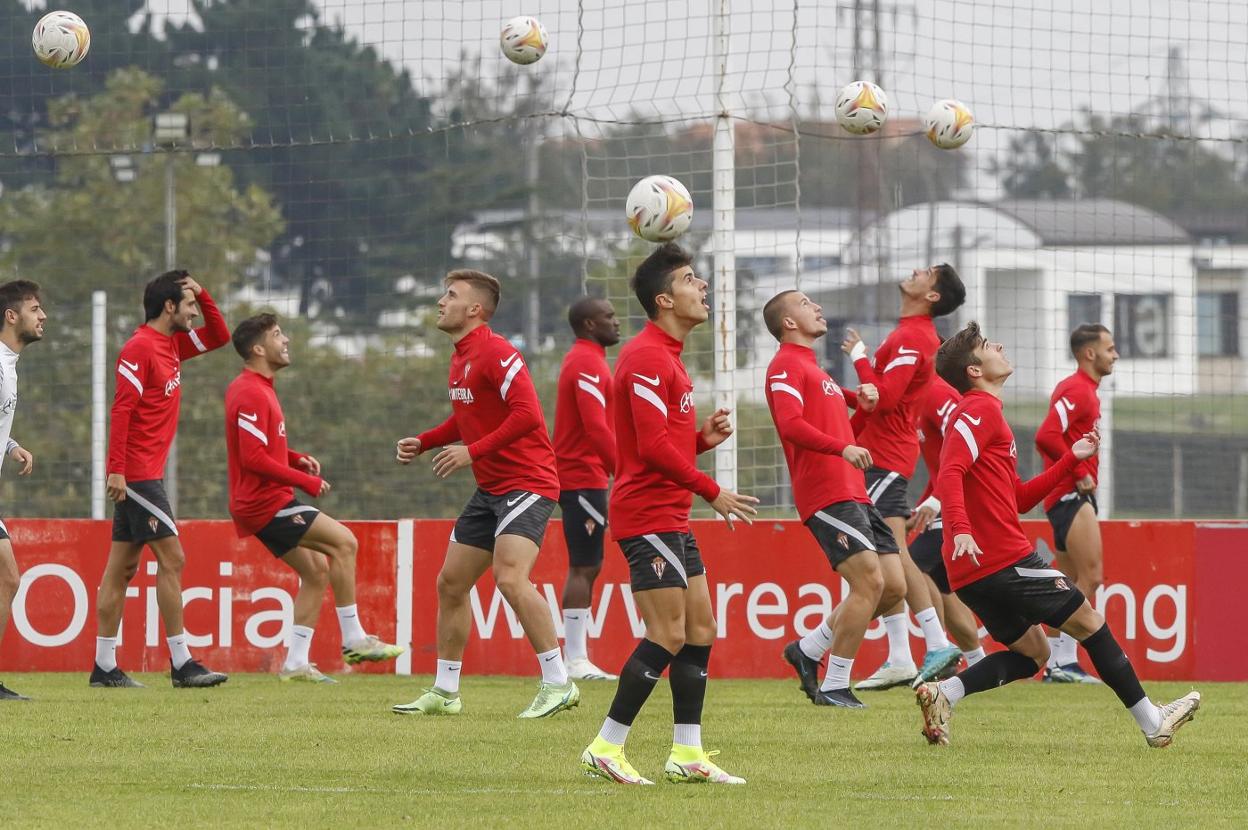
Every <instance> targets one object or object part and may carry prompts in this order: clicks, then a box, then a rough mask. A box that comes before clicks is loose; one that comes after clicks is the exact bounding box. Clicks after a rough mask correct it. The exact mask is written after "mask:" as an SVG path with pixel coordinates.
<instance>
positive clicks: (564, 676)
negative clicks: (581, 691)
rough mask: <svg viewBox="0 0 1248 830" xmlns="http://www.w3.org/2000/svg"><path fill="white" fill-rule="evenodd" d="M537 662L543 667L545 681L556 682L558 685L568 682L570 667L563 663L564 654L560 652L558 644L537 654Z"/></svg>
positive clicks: (543, 679)
mask: <svg viewBox="0 0 1248 830" xmlns="http://www.w3.org/2000/svg"><path fill="white" fill-rule="evenodd" d="M537 663H538V665H539V666H541V667H542V682H543V683H554V684H555V685H556V686H563V685H566V684H567V682H568V669H567V667H566V666H564V664H563V655H562V654H560V653H559V647H558V646H555V647H554V648H552V649H551V650H550V651H543V652H542V653H541V654H539V655H537Z"/></svg>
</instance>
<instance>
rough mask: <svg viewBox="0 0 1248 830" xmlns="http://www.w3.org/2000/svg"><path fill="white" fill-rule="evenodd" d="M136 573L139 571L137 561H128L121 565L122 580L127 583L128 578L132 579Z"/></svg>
mask: <svg viewBox="0 0 1248 830" xmlns="http://www.w3.org/2000/svg"><path fill="white" fill-rule="evenodd" d="M138 573H139V563H138V562H137V561H135V562H129V563H127V564H125V565H122V566H121V580H122V582H126V583H129V582H130V580H132V579H134V578H135V576H137V575H138Z"/></svg>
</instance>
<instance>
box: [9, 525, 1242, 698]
mask: <svg viewBox="0 0 1248 830" xmlns="http://www.w3.org/2000/svg"><path fill="white" fill-rule="evenodd" d="M8 524H9V528H10V531H11V532H12V534H13V544H14V549H15V552H16V554H17V559H18V564H19V566H20V567H21V569H22V571H23V578H22V589H21V592H20V593H19V595H18V598H17V600H16V601H15V604H14V609H13V619H12V622H11V624H10V626H9V631H8V633H7V635H6V636H5V638H4V641H3V643H2V644H0V669H4V670H7V671H82V672H86V671H89V670H90V667H91V660H92V655H93V653H94V637H95V619H94V616H95V589H96V586H97V584H98V581H99V576H100V573H101V572H102V571H103V567H104V561H105V558H106V556H107V551H108V545H109V541H108V535H109V526H110V525H109V523H108V522H93V521H59V520H58V521H39V520H24V521H23V520H19V519H14V520H11V521H10V522H9V523H8ZM349 526H350V527H351V528H352V530H353V531H354V532H355V533H356V535H357V536H358V537H359V539H360V553H359V567H358V575H359V597H358V604H359V607H360V613H361V617H362V619H363V621H364V625H365V627H366V629H367V630H369V631H370V632H376V633H378V634H379V635H381V636H382V637H383V638H384V639H390V638H392V637H393V638H395V639H396V640H397V641H398V642H410V643H411V644H412V649H411V652H410V653H409V654H408V655H405V656H404V657H403V658H401V659H400V660H399V661H398V662H397V664H396V665H395V667H394V668H393V669H391V668H390V667H389V666H385V667H371V669H370V670H373V671H398V672H399V673H408V672H416V673H430V672H432V670H433V667H434V660H435V657H436V655H435V646H434V643H435V624H436V617H437V589H436V580H437V573H438V569H439V568H440V567H441V564H442V559H443V557H444V555H445V552H446V544H447V539H448V537H449V535H450V529H451V522H449V521H440V520H403V521H399V522H357V523H349ZM1026 528H1027V531H1028V532H1029V533H1031V534H1033V535H1034V536H1035V537H1036V538H1037V540H1039V541H1038V544H1039V545H1040V547H1041V550H1044V549H1045V547H1046V546H1048V547H1051V544H1052V540H1051V537H1050V536H1049V528H1048V524H1047V523H1046V522H1028V523H1026ZM1102 528H1103V534H1104V541H1105V552H1106V554H1105V558H1106V562H1105V584H1104V586H1102V588H1101V590H1100V591H1099V592H1098V594H1097V597H1096V598H1095V601H1094V604H1096V605H1097V606H1098V607H1099V608H1100V609H1101V610H1102V611H1103V612H1104V613H1105V614H1106V616H1107V618H1108V619H1109V622H1110V624H1111V626H1112V627H1113V629H1114V631H1115V633H1116V634H1117V637H1118V639H1119V641H1120V642H1121V643H1122V644H1123V647H1124V648H1125V649H1126V651H1127V653H1128V654H1129V655H1130V657H1131V659H1132V661H1133V662H1134V663H1135V665H1136V667H1137V669H1138V670H1139V672H1140V674H1141V676H1142V677H1144V678H1146V679H1157V680H1170V679H1174V680H1179V679H1182V680H1248V654H1246V653H1245V652H1244V650H1243V649H1242V648H1240V647H1239V645H1238V642H1237V639H1236V638H1235V634H1234V632H1235V631H1236V627H1235V623H1234V621H1233V620H1232V618H1231V614H1232V612H1233V609H1235V607H1236V602H1235V597H1233V596H1232V595H1231V593H1232V592H1233V591H1235V590H1236V589H1237V586H1241V585H1244V584H1248V524H1244V523H1192V522H1125V521H1114V522H1106V523H1104V524H1103V525H1102ZM695 533H696V534H697V536H698V540H699V545H700V547H701V549H702V551H703V556H704V558H705V560H706V563H707V576H708V578H709V580H710V584H711V597H712V600H713V601H714V603H715V611H716V619H717V621H718V625H719V638H718V640H717V641H716V644H715V649H714V651H713V652H712V669H713V671H714V673H715V675H717V676H720V677H787V676H788V671H789V670H788V667H787V666H786V664H784V663H783V662H782V660H781V659H780V651H781V649H782V648H783V647H784V644H785V643H786V642H788V641H789V640H790V639H793V638H794V637H796V636H799V635H800V634H802V633H805V632H806V631H808V630H809V629H811V628H812V627H814V626H815V625H817V624H818V623H819V621H820V620H821V619H822V618H823V616H824V615H826V614H827V613H829V612H830V611H831V609H832V608H833V607H834V606H835V604H836V603H837V602H839V601H840V598H841V597H842V595H843V590H844V587H843V585H842V584H841V580H840V578H839V577H837V576H836V575H835V573H834V572H833V571H832V570H831V568H830V567H829V566H828V564H827V561H826V560H825V559H824V557H823V554H822V553H821V552H820V551H819V549H818V548H817V547H816V546H815V544H814V541H813V539H812V538H811V537H810V534H809V533H808V532H807V531H806V529H805V528H803V527H802V526H801V525H800V524H799V523H797V522H794V521H767V522H762V523H759V524H757V525H755V526H753V527H744V526H738V527H737V529H736V530H735V531H730V530H728V529H727V528H726V527H725V526H724V525H723V524H722V523H721V522H717V521H705V522H695ZM181 535H182V541H183V545H184V546H185V548H186V552H187V566H186V570H185V572H184V575H183V589H184V599H185V602H186V628H187V631H188V632H189V633H190V634H191V635H192V640H191V645H192V648H193V649H194V651H195V653H196V654H197V656H199V657H200V658H201V659H203V661H204V662H205V663H207V664H208V665H210V666H212V667H213V668H218V669H220V670H223V671H266V672H271V671H276V670H277V668H278V666H279V664H280V662H281V659H282V657H283V655H284V643H285V641H286V637H287V636H288V634H289V627H290V625H291V608H292V604H293V598H294V594H295V591H296V589H297V587H298V583H297V580H296V577H295V576H294V574H293V572H291V571H290V569H289V568H286V567H285V566H284V565H282V564H281V563H280V562H277V561H276V560H275V559H274V558H273V557H272V556H271V555H270V554H269V553H268V552H267V551H266V550H265V549H264V548H263V547H262V546H261V545H260V544H259V543H257V542H256V541H255V540H254V539H249V540H246V541H241V540H239V539H237V538H236V536H235V534H234V530H233V527H232V525H230V524H229V523H228V522H219V521H190V522H185V523H183V525H182V529H181ZM566 562H567V557H566V550H565V548H564V544H563V538H562V533H561V532H560V529H559V526H558V524H557V523H552V525H551V527H550V529H549V530H548V532H547V535H546V543H545V545H544V546H543V549H542V554H541V556H540V557H539V559H538V563H537V566H536V567H535V568H534V571H533V582H534V584H535V585H536V586H537V589H538V591H539V592H540V593H541V594H542V596H544V597H545V598H546V600H547V602H548V603H549V604H550V606H551V611H552V614H553V615H554V617H555V619H556V624H557V626H558V627H559V628H560V629H561V628H562V626H561V615H560V613H559V596H560V593H561V591H562V587H563V577H564V571H565V568H566ZM154 571H155V566H154V564H153V563H152V561H151V557H150V554H147V555H145V557H144V562H143V564H142V565H141V566H140V569H139V573H138V575H137V576H136V577H135V579H134V581H133V583H132V584H131V586H130V593H129V598H128V600H127V603H126V616H125V621H124V623H123V631H122V645H121V647H120V649H119V662H120V663H121V665H122V666H123V667H124V668H126V669H130V670H135V671H144V670H149V671H157V670H160V671H163V670H166V669H167V667H168V656H167V651H166V648H165V644H164V631H163V630H162V627H161V625H160V621H159V614H158V613H157V610H156V602H155V575H154ZM471 608H472V617H473V635H472V638H471V640H470V643H469V646H468V649H467V652H466V653H465V655H464V669H465V672H466V673H467V674H470V675H471V674H515V675H533V676H536V675H537V673H538V671H537V666H536V662H535V658H534V656H533V651H532V649H531V648H530V646H529V644H528V641H527V640H526V639H525V637H524V632H523V631H522V630H521V628H520V626H519V623H518V622H517V621H516V617H515V615H514V613H513V612H512V611H511V609H510V608H509V607H508V606H507V604H506V602H505V601H503V599H502V596H501V595H500V594H499V593H498V592H497V590H496V589H495V587H494V584H493V581H492V580H491V579H490V577H489V576H488V575H487V576H486V577H484V578H483V579H482V580H481V582H480V584H478V586H477V587H476V588H475V589H474V591H473V595H472V597H471ZM591 617H592V619H591V622H590V624H589V637H590V654H591V657H593V659H594V660H595V661H596V662H597V663H598V664H599V665H602V666H604V667H610V668H614V667H617V666H618V665H619V664H621V663H622V662H623V660H624V658H625V657H626V656H627V654H628V653H629V651H630V650H631V649H632V647H633V645H634V643H635V642H636V640H637V638H638V637H640V636H641V635H642V633H643V625H642V622H641V618H640V615H639V614H638V612H637V608H636V604H635V603H634V601H633V598H632V594H631V592H630V591H629V589H628V572H627V568H626V566H625V563H624V560H623V557H622V556H621V555H620V552H619V549H618V548H617V547H616V546H615V545H614V544H613V543H608V550H607V558H606V563H605V565H604V568H603V573H602V576H601V577H600V580H599V584H598V588H597V591H596V592H595V598H594V608H593V609H592V614H591ZM317 631H318V633H317V637H316V639H315V641H314V644H313V648H312V657H313V660H315V661H316V662H317V663H319V664H320V666H321V668H322V669H323V670H326V671H332V672H338V671H341V670H342V668H343V667H342V662H341V659H340V657H339V651H338V650H339V647H340V642H339V635H338V630H337V621H336V619H335V616H334V613H333V606H332V598H330V599H327V601H326V605H325V607H324V608H323V610H322V614H321V618H320V624H319V626H318V629H317ZM911 632H912V634H913V635H914V639H913V640H912V646H913V650H914V654H915V657H916V659H921V657H922V650H923V644H922V640H921V638H920V637H919V630H918V627H917V625H914V624H913V621H912V626H911ZM883 637H884V632H883V629H882V627H881V626H880V625H879V623H878V622H877V623H875V624H874V625H873V626H872V627H871V629H870V630H869V632H868V635H867V640H866V642H864V644H863V648H862V650H861V651H860V652H859V655H858V659H857V661H856V662H855V667H854V668H855V674H856V675H859V676H861V675H863V674H866V673H869V672H870V671H871V670H873V669H874V668H875V667H876V665H878V664H879V662H881V661H882V660H883V659H884V656H885V645H884V641H883Z"/></svg>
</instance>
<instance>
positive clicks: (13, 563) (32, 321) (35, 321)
mask: <svg viewBox="0 0 1248 830" xmlns="http://www.w3.org/2000/svg"><path fill="white" fill-rule="evenodd" d="M47 319H48V315H47V313H46V312H45V311H44V310H43V300H42V299H41V298H40V296H39V285H38V283H34V282H31V281H30V280H10V281H9V282H6V283H4V284H3V285H0V444H2V445H4V454H5V456H7V457H8V458H10V459H12V460H13V461H14V462H15V463H17V464H20V465H21V466H20V467H19V468H18V471H17V474H18V475H19V476H28V475H30V471H31V470H33V469H34V467H35V456H34V455H33V454H32V453H31V452H30V450H27V449H24V448H23V447H22V445H21V444H19V443H17V441H15V440H14V439H13V436H12V429H13V413H14V412H16V411H17V359H18V358H19V357H21V354H22V350H23V349H25V348H26V347H27V346H28V345H30V344H31V343H37V342H38V341H40V340H42V339H43V324H44V322H45V321H46V320H47ZM20 585H21V576H20V574H19V573H18V570H17V559H16V558H15V557H14V556H13V543H12V542H11V541H10V540H9V529H8V528H7V527H5V526H4V519H0V640H3V639H4V629H5V627H6V626H7V625H8V622H9V612H10V610H11V609H12V607H13V598H14V597H16V596H17V589H18V587H19V586H20ZM29 699H30V698H28V697H26V696H24V695H19V694H18V693H17V692H15V691H13V690H12V689H10V688H8V687H6V686H5V685H4V684H3V683H0V701H4V700H29Z"/></svg>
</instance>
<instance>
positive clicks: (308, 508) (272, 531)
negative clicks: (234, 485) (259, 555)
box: [256, 499, 321, 559]
mask: <svg viewBox="0 0 1248 830" xmlns="http://www.w3.org/2000/svg"><path fill="white" fill-rule="evenodd" d="M319 515H321V511H320V510H318V509H317V508H315V507H313V506H312V505H310V504H300V502H299V499H291V500H290V503H289V504H287V505H286V506H285V507H283V508H282V509H281V510H279V511H277V512H276V513H274V514H273V518H272V519H270V520H269V523H268V524H267V525H265V526H264V527H262V528H260V529H259V530H258V531H256V538H257V539H259V540H260V541H261V542H263V543H264V546H265V547H266V548H268V549H269V552H270V553H272V554H273V555H274V556H276V557H278V558H279V559H280V558H281V557H283V556H285V555H286V554H288V553H290V552H291V551H292V550H294V549H295V548H297V547H299V542H301V541H302V540H303V536H304V534H305V533H307V532H308V528H310V527H311V526H312V522H313V521H315V520H316V517H317V516H319Z"/></svg>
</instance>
